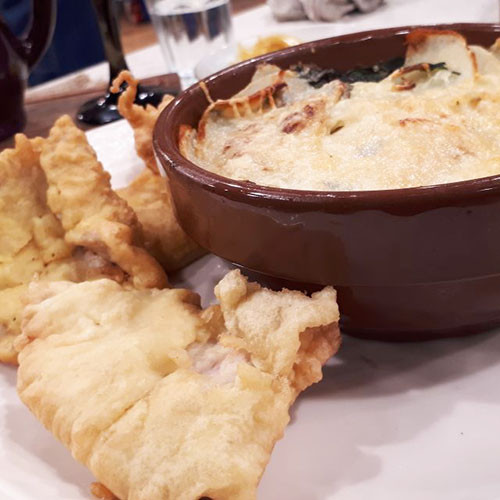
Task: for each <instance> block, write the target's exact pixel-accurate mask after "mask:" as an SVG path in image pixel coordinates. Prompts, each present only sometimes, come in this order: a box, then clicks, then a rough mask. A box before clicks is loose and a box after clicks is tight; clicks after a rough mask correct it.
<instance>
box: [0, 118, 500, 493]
mask: <svg viewBox="0 0 500 500" xmlns="http://www.w3.org/2000/svg"><path fill="white" fill-rule="evenodd" d="M89 138H90V140H91V142H92V144H93V145H94V146H95V147H96V149H97V152H98V155H99V157H100V159H101V161H102V162H103V164H104V166H105V167H106V168H107V169H108V170H109V171H110V172H111V173H112V177H113V183H114V185H115V186H116V187H118V186H120V185H124V184H125V183H126V182H128V180H129V179H130V178H131V177H132V176H133V175H134V174H135V173H136V172H138V171H139V170H140V168H141V163H140V161H139V160H138V159H137V157H136V156H135V152H134V150H133V146H132V141H131V134H130V131H129V130H128V127H127V124H126V123H125V122H119V123H115V124H112V125H108V126H106V127H102V128H100V129H97V130H95V131H92V132H90V133H89ZM229 268H230V265H229V264H227V263H225V262H223V261H222V260H221V259H218V258H217V257H215V256H206V257H204V258H202V259H200V260H199V261H197V262H195V263H194V264H192V265H191V266H189V267H188V268H186V269H185V270H184V271H183V272H181V273H179V274H178V275H177V276H175V277H174V282H176V284H177V285H178V286H181V285H182V286H190V287H192V288H194V289H196V290H197V291H198V292H200V293H201V294H202V297H203V301H204V302H205V304H206V303H209V302H211V301H212V300H213V295H212V292H211V290H212V289H213V286H214V284H215V283H216V282H217V281H218V279H219V278H220V277H221V276H222V275H223V274H224V273H225V272H226V271H227V269H229ZM497 333H498V332H495V331H492V332H490V333H487V334H482V335H478V336H474V337H468V338H463V339H453V340H447V341H436V342H426V343H408V344H388V343H379V342H367V341H361V340H356V339H352V338H345V339H344V344H343V347H342V349H341V351H340V353H339V354H338V356H337V357H335V358H334V359H333V360H332V361H331V362H330V363H329V364H328V366H327V367H326V368H325V377H324V380H323V381H322V382H321V383H320V384H317V385H316V386H314V387H312V388H311V389H309V390H308V391H306V393H304V394H303V395H302V396H300V397H299V399H298V401H297V403H296V404H295V406H294V407H293V409H292V422H291V425H290V426H289V427H288V429H287V431H286V434H285V437H284V439H283V440H281V441H280V442H279V443H278V444H277V446H276V448H275V450H274V453H273V456H272V458H271V462H270V464H269V466H268V468H267V470H266V472H265V474H264V477H263V479H262V482H261V485H260V488H259V499H260V500H280V499H287V500H327V499H329V500H330V499H331V500H362V499H366V498H369V499H371V500H498V499H499V498H500V468H499V465H498V463H499V456H500V432H499V431H500V390H499V389H498V386H499V380H500V335H498V334H497ZM15 377H16V373H15V368H13V367H8V366H0V500H85V499H89V498H91V495H90V493H89V485H90V483H91V482H92V481H93V478H92V475H91V474H90V473H89V472H88V471H87V470H86V469H85V467H83V466H81V465H79V464H77V463H76V462H75V461H74V460H73V459H72V458H71V456H70V453H69V452H68V451H67V450H66V449H65V448H64V447H63V446H62V445H61V444H59V443H58V442H57V441H56V440H55V439H54V438H53V437H52V436H51V435H50V434H49V433H48V432H47V431H46V430H45V429H43V427H42V426H41V424H40V423H39V422H38V421H37V420H36V419H35V418H34V417H33V416H32V415H31V414H30V412H29V411H28V410H27V409H26V408H25V407H24V406H23V405H22V404H21V403H20V401H19V400H18V398H17V395H16V392H15Z"/></svg>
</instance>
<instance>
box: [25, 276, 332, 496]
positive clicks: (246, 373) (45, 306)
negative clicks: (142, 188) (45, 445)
mask: <svg viewBox="0 0 500 500" xmlns="http://www.w3.org/2000/svg"><path fill="white" fill-rule="evenodd" d="M216 295H217V297H218V300H219V301H220V305H216V306H212V307H210V308H208V309H205V310H202V309H200V307H199V297H198V296H197V295H196V294H194V293H192V292H190V291H188V290H175V289H170V290H161V291H159V290H142V291H140V290H130V289H129V290H127V289H124V288H123V287H121V286H120V285H119V284H117V283H116V282H113V281H111V280H99V281H93V282H86V283H81V284H71V283H67V282H59V283H48V284H45V285H41V284H36V283H35V284H33V285H32V287H31V300H30V305H28V306H27V307H26V309H25V316H24V320H23V334H22V336H21V337H20V338H19V340H18V341H17V347H18V348H19V349H22V351H21V353H20V355H19V360H20V368H19V371H18V392H19V395H20V397H21V399H22V400H23V402H24V403H25V404H26V405H27V406H28V407H29V408H30V410H31V411H32V412H33V413H34V414H35V415H36V416H37V418H39V419H40V420H41V422H42V423H43V424H44V425H45V426H46V427H47V428H48V429H49V430H50V431H52V432H53V433H54V435H55V436H56V437H57V438H58V439H60V440H61V441H62V442H63V443H64V444H65V445H66V446H67V447H68V448H69V449H70V450H71V452H72V454H73V456H74V457H75V458H76V459H77V460H79V461H80V462H82V463H84V464H85V465H86V466H88V467H89V469H90V470H91V471H92V472H93V473H94V475H95V476H96V478H97V479H98V481H100V482H101V483H102V484H103V485H105V487H106V488H107V489H109V490H110V491H111V492H113V494H115V495H116V496H117V497H119V498H120V499H121V500H168V499H175V500H197V499H199V498H201V497H210V498H213V499H217V500H225V499H231V500H239V499H254V498H255V495H256V489H257V485H258V483H259V480H260V478H261V476H262V473H263V471H264V468H265V466H266V464H267V462H268V461H269V457H270V454H271V451H272V449H273V447H274V444H275V443H276V441H277V440H278V439H280V438H281V437H282V435H283V432H284V429H285V427H286V425H287V423H288V421H289V415H288V410H289V407H290V405H291V404H292V403H293V401H294V400H295V398H296V396H297V395H298V393H299V392H300V391H301V390H303V389H304V388H306V387H307V386H308V385H310V384H312V383H313V382H317V381H318V380H319V379H320V378H321V365H322V364H323V363H324V362H325V361H326V360H327V359H328V358H329V357H330V356H331V355H332V354H333V353H334V352H335V351H336V350H337V348H338V346H339V341H340V340H339V333H338V327H337V321H338V317H339V316H338V308H337V304H336V296H335V291H334V290H333V289H332V288H325V289H324V290H323V291H321V292H318V293H316V294H314V295H313V296H312V297H310V298H309V297H307V296H305V295H303V294H301V293H299V292H291V291H287V290H283V291H282V292H272V291H269V290H266V289H262V288H261V287H260V286H258V285H256V284H249V283H247V281H246V279H245V278H244V277H243V276H242V275H241V274H240V272H239V271H232V272H230V273H229V274H228V275H227V276H226V277H225V278H224V279H223V280H222V281H221V282H220V283H219V285H218V286H217V287H216ZM67 367H71V369H69V370H68V369H67Z"/></svg>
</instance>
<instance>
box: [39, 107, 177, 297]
mask: <svg viewBox="0 0 500 500" xmlns="http://www.w3.org/2000/svg"><path fill="white" fill-rule="evenodd" d="M40 165H41V167H42V169H43V171H44V173H45V175H46V177H47V182H48V184H49V186H48V190H47V203H48V205H49V207H50V209H51V210H52V212H54V213H55V214H56V215H57V216H58V217H59V219H60V220H61V224H62V226H63V228H64V231H65V232H66V235H65V239H66V241H68V242H69V243H71V244H73V245H79V246H83V247H85V248H90V249H91V250H93V251H94V252H95V253H97V254H99V255H102V256H103V257H104V258H106V259H108V260H111V261H112V262H115V263H116V264H117V265H118V266H120V267H121V268H122V269H123V270H124V271H125V272H126V273H127V274H128V275H129V276H130V277H131V279H132V282H133V284H134V286H136V287H138V288H151V287H160V288H161V287H163V286H165V285H166V284H167V281H166V276H165V273H164V272H163V270H162V268H161V266H160V265H159V264H158V262H156V260H155V259H154V258H153V257H152V256H151V255H149V253H148V252H147V251H146V250H145V249H144V248H142V247H141V246H140V245H142V234H141V227H140V224H139V222H138V221H137V217H136V215H135V213H134V211H133V210H132V209H131V208H130V207H129V206H128V205H127V203H126V202H125V201H124V200H123V199H121V198H120V197H119V196H118V195H117V194H116V193H115V192H114V191H113V190H112V189H111V184H110V176H109V174H108V173H107V172H105V171H104V170H103V168H102V165H101V164H100V162H99V161H98V160H97V157H96V155H95V152H94V150H93V149H92V148H91V146H90V145H89V143H88V141H87V138H86V136H85V133H84V132H82V131H81V130H80V129H78V128H77V127H76V126H75V125H74V124H73V122H72V121H71V118H70V117H69V116H62V117H61V118H59V119H58V120H57V121H56V123H55V124H54V126H53V127H52V129H51V131H50V134H49V137H48V139H47V140H46V141H45V142H44V144H43V147H42V153H41V155H40Z"/></svg>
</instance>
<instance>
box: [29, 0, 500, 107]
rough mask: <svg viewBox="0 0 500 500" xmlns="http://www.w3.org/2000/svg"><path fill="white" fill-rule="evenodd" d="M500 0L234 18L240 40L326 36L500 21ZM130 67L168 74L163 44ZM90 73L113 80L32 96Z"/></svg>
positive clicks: (411, 0) (412, 1)
mask: <svg viewBox="0 0 500 500" xmlns="http://www.w3.org/2000/svg"><path fill="white" fill-rule="evenodd" d="M499 3H500V2H499V0H386V2H385V4H384V5H383V6H382V7H380V8H379V9H377V10H376V11H374V12H371V13H368V14H351V15H348V16H346V17H344V18H342V19H341V20H340V21H339V22H336V23H313V22H311V21H307V20H305V21H293V22H285V23H279V22H277V21H275V20H274V19H273V17H272V15H271V11H270V9H269V7H267V5H264V6H261V7H257V8H255V9H251V10H249V11H246V12H244V13H242V14H239V15H236V16H234V32H235V38H236V41H241V40H244V39H246V38H250V37H253V36H256V35H265V34H271V33H273V32H275V31H277V30H278V31H279V32H286V33H289V34H291V35H293V33H294V31H295V30H297V29H300V28H302V27H305V26H314V25H317V26H318V31H320V32H321V35H320V36H321V37H324V36H325V35H324V33H325V26H328V27H329V28H330V29H331V31H330V29H329V30H328V36H335V35H342V34H345V33H353V32H356V31H363V30H367V29H374V28H386V27H391V26H401V25H407V24H436V23H454V22H484V23H494V22H498V21H500V12H499ZM127 62H128V65H129V67H130V69H131V71H132V72H133V74H134V75H135V76H136V77H137V78H147V77H150V76H155V75H159V74H163V73H167V72H168V71H169V68H167V66H166V64H165V62H164V60H163V57H162V54H161V50H160V47H159V45H158V44H155V45H152V46H149V47H146V48H144V49H141V50H137V51H135V52H132V53H130V54H129V55H128V56H127ZM77 75H80V79H81V75H85V76H86V77H87V78H88V81H87V83H86V84H87V85H88V86H93V85H95V84H97V83H99V82H106V81H107V80H108V66H107V63H101V64H97V65H95V66H91V67H89V68H87V69H85V70H82V71H79V72H77V73H72V74H71V75H68V76H65V77H62V78H58V79H56V80H52V81H51V82H47V83H44V84H42V85H38V86H36V87H33V88H31V89H30V90H29V91H28V96H30V97H33V96H38V95H40V94H43V93H45V92H49V91H50V92H51V91H53V90H54V89H56V88H57V89H59V88H60V90H61V91H64V88H65V87H66V86H67V85H68V83H69V82H70V81H71V80H72V79H74V78H75V76H77Z"/></svg>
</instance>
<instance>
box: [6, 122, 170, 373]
mask: <svg viewBox="0 0 500 500" xmlns="http://www.w3.org/2000/svg"><path fill="white" fill-rule="evenodd" d="M58 123H59V124H58V129H57V130H58V131H57V133H58V134H59V133H60V132H61V127H63V126H64V127H65V128H66V129H68V130H69V131H72V130H74V129H75V128H76V127H75V126H74V125H73V124H72V123H71V121H70V120H69V119H68V118H64V119H62V120H61V121H60V122H58ZM61 133H62V132H61ZM56 140H57V141H58V140H60V141H61V145H62V147H63V148H64V149H65V150H66V151H69V152H71V154H70V153H68V155H67V157H65V156H64V155H59V156H58V155H57V154H55V155H52V152H54V150H55V149H57V148H56V146H57V144H56ZM80 142H81V144H80V145H78V144H75V143H74V142H68V140H67V138H66V137H65V136H64V137H63V136H60V137H57V139H56V136H55V135H54V134H53V135H52V138H51V139H50V140H49V141H45V140H43V139H41V138H37V139H32V140H29V139H27V138H26V137H25V136H24V135H21V134H19V135H17V136H16V142H15V148H13V149H6V150H4V151H2V152H1V153H0V227H1V228H2V229H1V231H0V304H1V305H2V307H1V308H0V361H3V362H11V363H15V362H16V359H17V353H16V351H15V350H14V348H13V341H14V338H15V337H16V335H18V334H19V333H20V318H21V312H22V308H23V296H24V294H25V292H26V289H27V285H28V283H29V282H30V281H31V280H32V279H39V280H70V281H75V282H79V281H83V280H87V279H95V278H103V277H108V278H111V279H114V280H116V281H118V282H127V281H128V280H132V281H133V282H134V284H135V283H136V282H138V283H145V282H146V280H145V279H143V275H146V276H149V274H150V271H149V269H150V268H154V269H157V271H156V272H157V274H158V278H157V279H156V280H154V281H151V283H152V284H153V283H154V285H158V286H159V285H161V284H162V283H164V280H165V278H164V273H163V271H162V270H161V268H160V266H159V265H158V264H156V263H154V261H153V259H152V257H148V260H147V261H146V259H144V260H145V264H143V263H142V262H139V263H135V264H134V266H129V265H127V262H126V261H124V259H121V258H120V259H118V258H116V259H115V257H117V255H118V251H117V250H116V248H115V244H116V238H115V235H116V234H125V236H130V235H135V233H137V232H138V231H139V226H138V223H137V221H136V219H135V217H134V215H133V213H132V210H131V209H130V208H128V207H125V208H121V210H122V211H123V212H124V213H125V215H123V214H122V215H121V214H120V212H119V211H118V210H117V209H116V207H117V206H121V204H124V202H122V200H121V199H120V198H119V197H118V196H116V195H108V194H107V190H110V189H109V178H108V176H107V174H105V173H104V172H103V171H102V170H100V168H101V167H100V165H99V164H98V163H95V164H90V165H89V163H88V162H87V163H85V162H84V163H82V164H80V163H78V164H77V163H76V162H73V163H72V161H70V156H71V158H73V159H75V158H76V157H77V155H78V154H79V153H78V151H79V150H80V149H81V148H84V147H85V146H84V145H83V142H82V141H80ZM86 147H87V148H88V146H86ZM42 150H43V151H44V154H49V155H52V161H50V162H47V163H46V165H45V167H46V170H47V172H48V174H49V175H48V176H46V175H45V173H44V170H43V169H42V168H41V166H40V153H41V151H42ZM85 154H86V155H87V156H89V155H90V156H91V153H90V152H87V151H86V153H85ZM57 162H64V164H63V165H59V164H58V163H57ZM59 167H61V168H59ZM54 177H56V178H55V179H54ZM98 186H101V189H100V191H99V190H98V189H97V187H98ZM106 186H107V187H106ZM89 187H91V188H92V190H93V192H92V193H91V195H90V194H89V199H88V200H84V199H82V196H80V195H81V193H82V192H83V191H82V190H87V189H88V188H89ZM48 191H49V192H50V196H49V198H50V199H49V200H48V199H47V192H48ZM68 196H69V197H72V198H71V199H69V201H68V203H65V202H64V200H65V199H67V198H65V197H68ZM113 197H114V198H113ZM113 199H116V200H117V202H116V201H115V202H114V201H113ZM90 203H91V204H92V205H93V206H92V207H89V210H87V209H86V208H85V207H88V206H89V204H90ZM51 205H53V207H52V206H51ZM52 208H54V209H53V210H52ZM98 210H99V212H98ZM103 213H105V214H106V216H107V218H106V219H105V223H106V227H105V228H104V226H103V223H102V217H101V218H100V215H102V214H103ZM97 215H99V217H98V216H97ZM59 217H60V218H61V220H62V221H63V222H62V223H61V220H60V219H59ZM78 221H79V224H77V222H78ZM118 224H120V225H119V227H118V229H116V227H117V225H118ZM82 228H86V232H84V231H82ZM103 228H104V229H105V230H104V229H103ZM108 228H109V229H108ZM106 231H107V232H106ZM113 231H114V232H113ZM132 239H135V236H134V238H132ZM124 242H125V239H124V238H122V240H121V241H120V244H121V245H124V244H125V243H124ZM134 251H135V250H131V251H130V253H131V254H133V253H134ZM141 252H144V250H141ZM118 256H119V257H121V254H120V255H118ZM150 261H152V262H153V263H152V264H150ZM143 265H144V268H145V269H143V268H142V266H143Z"/></svg>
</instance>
